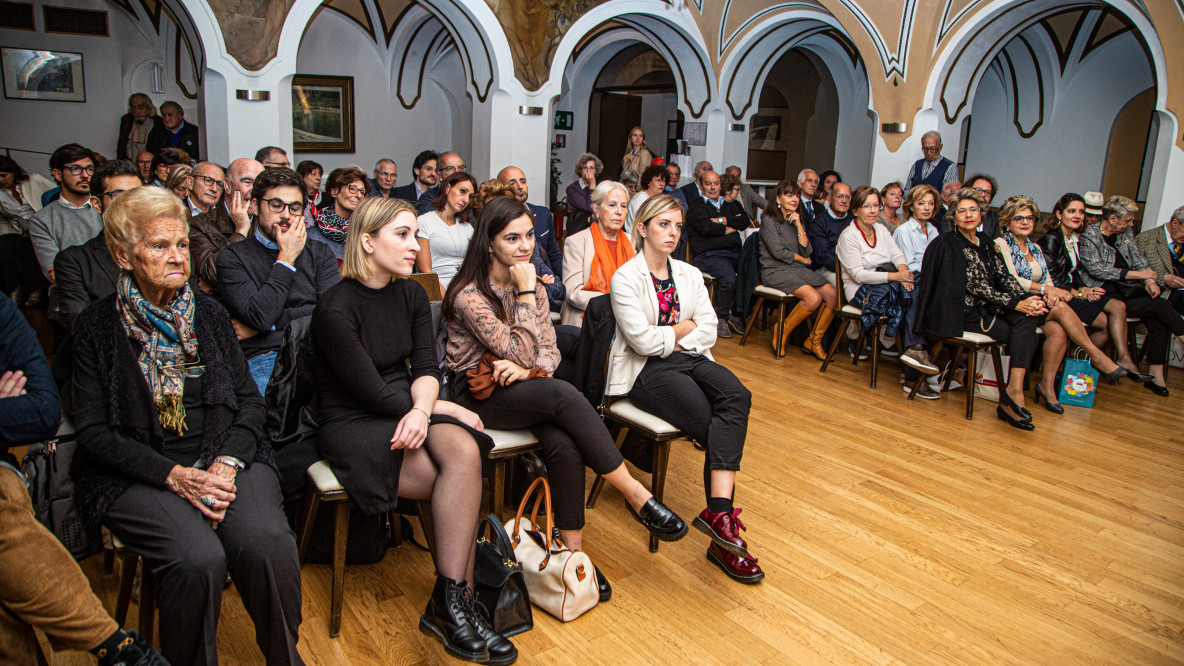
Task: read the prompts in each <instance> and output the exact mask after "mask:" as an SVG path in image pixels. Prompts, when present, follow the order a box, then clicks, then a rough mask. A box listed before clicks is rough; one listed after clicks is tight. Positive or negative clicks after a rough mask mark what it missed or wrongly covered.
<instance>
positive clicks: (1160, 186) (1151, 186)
mask: <svg viewBox="0 0 1184 666" xmlns="http://www.w3.org/2000/svg"><path fill="white" fill-rule="evenodd" d="M1155 115H1156V119H1157V120H1158V122H1157V123H1154V125H1158V130H1159V131H1158V132H1157V133H1156V136H1155V138H1154V139H1153V141H1152V143H1153V146H1154V150H1155V158H1154V161H1153V162H1152V163H1151V175H1150V179H1149V181H1148V183H1147V203H1146V206H1145V208H1144V210H1143V228H1144V229H1150V228H1152V227H1158V226H1162V225H1163V224H1164V223H1166V222H1167V221H1168V217H1169V216H1170V215H1171V214H1172V211H1174V210H1176V209H1177V208H1179V207H1180V206H1184V150H1180V147H1179V146H1178V145H1176V135H1177V133H1178V132H1179V127H1180V125H1179V123H1177V122H1176V118H1175V117H1174V116H1173V115H1172V114H1170V113H1167V112H1164V111H1157V112H1156V114H1155Z"/></svg>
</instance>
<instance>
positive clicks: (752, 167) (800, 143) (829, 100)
mask: <svg viewBox="0 0 1184 666" xmlns="http://www.w3.org/2000/svg"><path fill="white" fill-rule="evenodd" d="M815 60H816V57H811V55H810V54H809V53H808V52H806V51H805V50H803V49H800V48H795V49H790V50H789V51H786V52H785V54H783V55H782V56H781V57H780V58H778V60H777V62H776V63H775V64H774V65H773V66H772V67H771V68H770V69H769V75H768V76H767V77H766V78H765V83H764V85H763V86H762V87H761V93H760V99H759V102H758V105H757V109H756V112H755V113H754V114H753V115H752V117H751V119H750V120H749V124H748V136H749V142H748V168H747V169H746V171H745V173H747V174H748V178H749V179H750V180H771V181H778V180H781V179H783V178H789V177H792V176H793V175H795V174H796V173H797V172H798V171H800V170H801V169H802V168H804V167H805V166H807V165H812V167H813V168H815V169H818V170H822V169H829V168H830V166H831V165H833V164H834V163H835V146H836V144H835V140H836V138H837V136H838V121H839V98H838V91H837V90H836V88H835V82H834V79H833V78H832V77H831V76H830V73H829V70H827V68H826V67H825V66H823V67H818V66H816V64H815Z"/></svg>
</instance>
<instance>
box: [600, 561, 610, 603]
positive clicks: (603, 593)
mask: <svg viewBox="0 0 1184 666" xmlns="http://www.w3.org/2000/svg"><path fill="white" fill-rule="evenodd" d="M596 591H597V592H599V593H600V603H604V602H606V601H608V600H609V599H612V598H613V588H612V586H611V585H609V584H608V579H607V578H605V577H604V574H602V573H600V567H596Z"/></svg>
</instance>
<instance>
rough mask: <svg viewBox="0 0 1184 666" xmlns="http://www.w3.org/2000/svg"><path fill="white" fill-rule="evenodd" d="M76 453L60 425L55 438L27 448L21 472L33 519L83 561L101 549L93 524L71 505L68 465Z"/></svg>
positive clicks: (68, 433) (70, 432) (67, 428)
mask: <svg viewBox="0 0 1184 666" xmlns="http://www.w3.org/2000/svg"><path fill="white" fill-rule="evenodd" d="M77 450H78V442H76V441H75V440H74V431H73V429H72V428H71V427H70V426H69V425H68V424H65V423H64V422H63V427H62V428H60V429H59V430H58V435H57V437H55V438H54V439H51V440H49V441H48V442H38V443H36V444H32V445H30V446H29V450H28V452H27V453H26V454H25V458H24V460H23V461H22V462H21V473H22V474H24V475H25V485H26V486H27V487H28V488H29V498H30V500H31V501H32V502H33V513H34V515H35V516H36V517H37V520H38V521H39V522H40V523H41V524H42V525H44V526H45V527H46V528H47V529H48V530H49V531H51V532H53V534H54V536H56V537H57V538H58V541H61V542H62V545H63V546H65V547H66V550H68V551H70V554H71V555H73V556H74V559H76V560H83V559H86V558H87V557H90V556H91V555H94V554H95V553H97V552H99V551H101V550H102V549H103V537H102V534H101V533H100V531H99V527H98V526H97V525H87V524H86V523H85V522H84V521H83V520H82V516H81V515H80V514H79V512H78V506H77V505H76V504H75V503H74V480H73V479H72V478H71V477H70V464H71V463H72V462H73V460H74V454H75V452H76V451H77Z"/></svg>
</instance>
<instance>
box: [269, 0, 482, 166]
mask: <svg viewBox="0 0 1184 666" xmlns="http://www.w3.org/2000/svg"><path fill="white" fill-rule="evenodd" d="M296 70H297V72H298V73H300V74H323V75H334V76H342V75H346V76H352V77H354V137H355V146H356V152H355V153H305V152H300V153H296V155H295V156H294V159H293V160H292V163H293V165H295V164H296V163H297V162H299V161H301V160H315V161H317V162H319V163H320V164H321V165H322V166H324V167H325V171H326V174H327V173H328V172H329V171H331V170H333V169H335V168H337V167H340V166H349V165H351V164H357V165H359V166H361V167H362V169H363V170H365V171H366V173H370V172H371V171H373V170H374V164H375V162H377V161H378V160H379V159H380V158H383V157H389V158H391V159H393V160H395V162H396V163H397V164H398V167H399V178H398V183H397V184H398V185H406V184H407V183H410V182H411V179H412V178H413V177H414V174H413V173H412V171H411V165H412V162H413V160H414V159H415V156H416V155H417V154H419V153H420V152H421V151H423V150H428V149H431V150H435V151H437V152H442V151H445V150H455V151H457V152H458V153H460V155H461V157H463V158H465V159H466V160H470V161H471V160H472V134H473V105H472V102H471V101H470V100H469V98H468V97H466V95H465V78H464V69H463V67H462V66H461V61H460V58H459V57H458V56H457V55H456V51H455V50H453V51H452V52H451V53H450V54H449V55H447V56H445V57H444V58H443V59H441V60H440V61H439V62H437V63H436V64H434V65H432V66H430V67H429V69H428V71H427V73H426V74H425V76H424V86H423V94H422V96H421V97H420V98H419V100H418V101H417V102H416V104H415V108H413V109H410V110H408V109H405V108H403V105H402V104H401V103H400V102H399V98H398V96H397V94H396V84H397V82H396V80H395V78H394V77H396V76H397V75H398V70H397V63H396V65H395V70H394V73H392V70H391V68H390V67H388V66H387V65H386V64H385V62H384V58H383V54H380V52H379V50H378V49H377V48H376V47H375V44H374V41H373V40H372V39H371V38H370V36H369V35H367V34H366V33H365V32H363V31H362V30H361V28H359V27H358V26H357V24H355V23H354V22H352V21H350V20H349V19H348V18H346V17H344V16H342V15H341V14H339V13H337V12H334V11H330V10H323V11H321V13H320V14H318V15H317V17H316V18H315V19H314V20H313V22H312V25H310V26H309V28H308V31H307V32H306V33H305V35H304V39H303V41H301V42H300V51H299V54H298V55H297V58H296ZM253 150H254V149H252V152H253ZM476 175H478V177H479V178H484V177H487V176H486V174H476Z"/></svg>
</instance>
